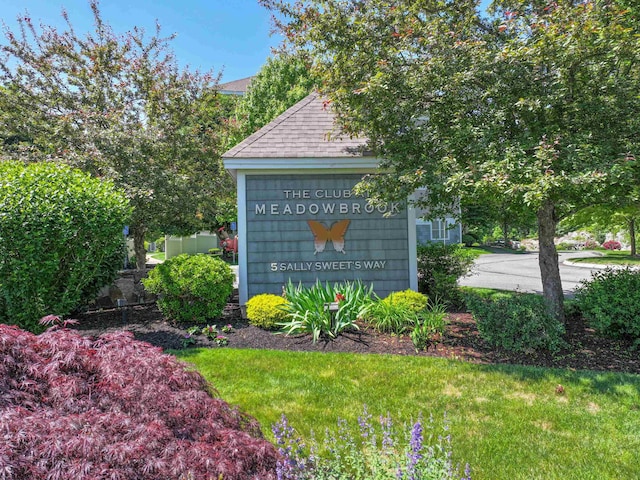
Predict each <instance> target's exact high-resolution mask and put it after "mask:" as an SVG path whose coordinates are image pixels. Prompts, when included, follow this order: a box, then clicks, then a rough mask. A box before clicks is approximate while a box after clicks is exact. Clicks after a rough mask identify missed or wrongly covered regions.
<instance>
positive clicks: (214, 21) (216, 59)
mask: <svg viewBox="0 0 640 480" xmlns="http://www.w3.org/2000/svg"><path fill="white" fill-rule="evenodd" d="M488 2H489V0H483V2H482V4H483V5H486V4H487V3H488ZM62 7H64V8H65V9H66V10H67V12H69V17H70V19H71V23H72V25H73V26H74V28H75V30H76V31H77V32H78V33H80V32H88V31H90V30H92V29H93V23H92V20H93V17H92V16H91V9H90V8H89V4H88V0H0V20H1V21H2V22H4V24H6V25H7V26H8V27H9V28H11V29H15V27H16V17H17V16H18V15H20V14H24V13H25V11H28V12H29V14H30V16H31V18H32V19H33V21H34V23H35V24H36V25H39V24H40V23H44V24H46V25H54V26H57V27H63V26H64V20H63V19H62V17H61V15H60V12H61V10H62ZM100 10H101V12H102V15H103V19H104V20H105V21H107V22H108V23H109V24H110V25H111V26H112V27H113V28H114V30H115V31H116V32H119V33H124V32H126V31H127V30H131V29H132V28H133V27H134V26H138V27H144V28H145V29H146V30H147V32H149V34H152V33H153V32H154V31H155V30H154V29H155V23H156V20H157V21H158V22H159V23H160V25H161V26H162V32H163V33H164V34H166V35H170V34H173V33H175V34H177V35H178V36H177V38H176V39H175V40H174V41H173V42H172V43H171V47H172V49H173V51H174V52H175V54H176V57H177V59H178V61H179V62H180V65H181V66H183V67H184V66H186V65H189V67H190V68H191V69H200V70H202V71H208V70H213V71H214V72H216V73H217V72H220V71H222V72H223V76H222V82H229V81H231V80H238V79H240V78H244V77H249V76H251V75H254V74H256V73H257V72H258V70H259V69H260V67H261V66H262V65H263V64H264V63H265V62H266V60H267V57H268V56H269V55H270V54H271V47H275V46H277V45H278V44H279V43H280V38H279V37H278V36H276V35H273V36H271V35H270V31H271V21H270V13H269V12H268V11H267V10H266V9H264V8H262V7H261V6H260V5H258V2H257V0H102V1H101V3H100ZM0 41H2V42H4V36H2V37H0Z"/></svg>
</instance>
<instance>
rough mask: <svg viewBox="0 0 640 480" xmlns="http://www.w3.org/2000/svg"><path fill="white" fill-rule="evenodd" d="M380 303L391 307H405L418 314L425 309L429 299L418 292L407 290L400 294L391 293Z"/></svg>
mask: <svg viewBox="0 0 640 480" xmlns="http://www.w3.org/2000/svg"><path fill="white" fill-rule="evenodd" d="M382 301H383V302H385V303H388V304H392V305H405V306H407V307H408V308H409V309H410V310H412V311H414V312H416V313H418V312H421V311H422V310H424V309H425V308H427V304H428V303H429V298H428V297H427V296H426V295H424V294H422V293H420V292H415V291H413V290H411V289H407V290H403V291H402V292H392V293H390V294H389V295H387V297H385V298H384V300H382Z"/></svg>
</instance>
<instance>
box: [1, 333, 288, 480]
mask: <svg viewBox="0 0 640 480" xmlns="http://www.w3.org/2000/svg"><path fill="white" fill-rule="evenodd" d="M0 392H2V395H1V396H0V431H2V435H0V478H3V479H6V480H23V479H29V480H45V479H74V480H89V479H98V478H109V479H122V480H125V479H126V480H129V479H135V480H157V479H170V478H171V479H180V478H191V479H193V480H209V479H212V478H215V479H218V478H224V479H225V480H234V479H235V480H257V479H275V470H276V462H277V459H278V453H277V451H276V449H275V448H274V446H273V445H272V444H270V443H269V442H267V441H266V440H264V439H263V438H262V434H261V431H260V428H259V425H258V423H257V421H256V420H255V419H253V418H252V417H250V416H248V415H245V414H243V413H240V412H239V411H238V410H237V409H235V408H232V407H230V406H229V405H228V404H227V403H225V402H224V401H223V400H221V399H220V398H216V397H214V396H212V388H211V387H210V385H208V384H207V382H206V380H205V379H204V378H203V377H202V376H201V375H200V374H199V373H197V372H196V371H194V370H193V369H191V368H187V367H186V366H185V365H184V364H182V363H180V362H179V361H178V360H177V359H176V358H175V357H173V356H170V355H166V354H163V353H162V350H161V349H159V348H157V347H153V346H151V345H150V344H148V343H145V342H140V341H136V340H134V339H133V334H132V333H130V332H116V333H109V334H103V335H101V336H100V337H98V338H97V339H92V338H89V337H84V336H81V335H79V334H78V333H76V332H73V331H70V330H68V329H61V328H55V327H54V328H51V329H49V330H47V331H46V332H45V333H43V334H41V335H38V336H36V335H33V334H31V333H28V332H26V331H24V330H21V329H19V328H17V327H9V326H6V325H0Z"/></svg>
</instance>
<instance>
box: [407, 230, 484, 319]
mask: <svg viewBox="0 0 640 480" xmlns="http://www.w3.org/2000/svg"><path fill="white" fill-rule="evenodd" d="M474 258H475V255H474V254H473V253H472V252H469V251H467V250H465V249H464V247H462V246H460V245H443V244H441V243H432V244H427V245H419V246H418V291H420V292H421V293H424V294H425V295H427V296H428V297H429V298H437V299H438V300H439V301H440V302H443V303H445V304H446V305H447V306H449V307H451V308H461V307H463V305H464V302H463V299H462V295H461V293H460V290H459V288H458V279H459V278H460V277H464V276H465V275H468V274H469V272H470V271H471V267H472V266H473V260H474Z"/></svg>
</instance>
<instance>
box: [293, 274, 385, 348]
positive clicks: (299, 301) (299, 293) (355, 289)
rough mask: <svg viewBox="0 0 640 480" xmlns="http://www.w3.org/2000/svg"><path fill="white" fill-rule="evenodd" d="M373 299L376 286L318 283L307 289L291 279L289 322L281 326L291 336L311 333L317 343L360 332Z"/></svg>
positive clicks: (353, 283) (352, 283) (354, 283)
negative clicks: (360, 322) (344, 333)
mask: <svg viewBox="0 0 640 480" xmlns="http://www.w3.org/2000/svg"><path fill="white" fill-rule="evenodd" d="M372 296H373V285H371V286H369V287H365V285H364V284H363V283H362V282H360V281H355V282H345V283H340V284H338V283H335V284H333V285H331V284H329V282H327V283H325V284H324V285H323V284H322V283H320V282H316V283H315V284H314V285H313V286H311V287H303V286H302V284H301V283H300V284H298V285H297V286H295V285H293V283H292V282H291V280H289V283H288V284H287V285H286V287H285V298H286V300H287V304H286V305H284V307H283V309H284V311H285V312H286V313H287V314H288V320H286V321H284V322H282V323H281V324H280V326H281V327H282V331H283V333H287V334H297V333H311V335H312V336H313V341H314V342H317V341H318V339H319V338H320V336H321V335H322V336H325V337H328V338H336V337H337V336H338V335H340V333H341V332H343V331H345V330H351V329H356V330H357V329H358V326H357V325H356V320H358V319H361V318H363V317H364V315H365V314H366V312H367V309H368V308H369V307H370V306H371V304H372V303H373V298H372ZM334 306H335V307H336V309H335V311H333V307H334Z"/></svg>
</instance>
